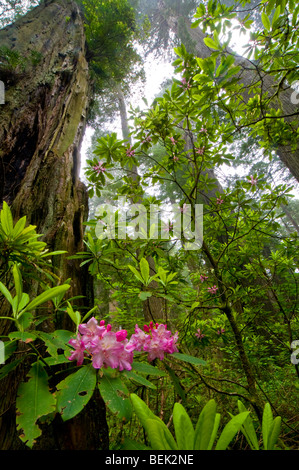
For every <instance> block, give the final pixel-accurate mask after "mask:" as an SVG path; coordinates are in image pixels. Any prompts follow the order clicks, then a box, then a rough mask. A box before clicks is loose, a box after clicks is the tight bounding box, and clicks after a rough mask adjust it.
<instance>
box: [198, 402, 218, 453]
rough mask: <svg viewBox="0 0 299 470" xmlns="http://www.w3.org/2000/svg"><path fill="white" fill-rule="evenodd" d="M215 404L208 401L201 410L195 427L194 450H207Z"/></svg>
mask: <svg viewBox="0 0 299 470" xmlns="http://www.w3.org/2000/svg"><path fill="white" fill-rule="evenodd" d="M215 418H216V402H215V400H210V401H208V403H207V404H206V405H205V406H204V408H203V409H202V410H201V413H200V415H199V417H198V421H197V423H196V427H195V435H194V450H207V449H208V446H209V443H210V440H211V436H212V433H213V429H214V423H215Z"/></svg>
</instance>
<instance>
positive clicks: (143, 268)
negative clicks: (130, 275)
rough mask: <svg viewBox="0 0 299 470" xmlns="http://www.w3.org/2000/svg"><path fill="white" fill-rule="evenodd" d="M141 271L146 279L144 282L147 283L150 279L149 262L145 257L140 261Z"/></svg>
mask: <svg viewBox="0 0 299 470" xmlns="http://www.w3.org/2000/svg"><path fill="white" fill-rule="evenodd" d="M140 272H141V275H142V277H143V280H144V284H145V285H147V283H148V280H149V264H148V262H147V260H146V259H145V258H142V259H141V261H140Z"/></svg>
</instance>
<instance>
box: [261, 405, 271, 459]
mask: <svg viewBox="0 0 299 470" xmlns="http://www.w3.org/2000/svg"><path fill="white" fill-rule="evenodd" d="M272 424H273V415H272V410H271V406H270V404H269V403H266V404H265V407H264V412H263V420H262V435H263V444H264V449H265V450H268V438H269V435H270V432H271V428H272Z"/></svg>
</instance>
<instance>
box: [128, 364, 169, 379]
mask: <svg viewBox="0 0 299 470" xmlns="http://www.w3.org/2000/svg"><path fill="white" fill-rule="evenodd" d="M132 368H133V369H134V370H136V371H137V372H140V373H141V374H148V375H159V376H160V377H163V376H166V375H167V373H166V372H165V371H164V370H161V369H158V368H157V367H154V366H151V365H150V364H145V363H144V362H135V361H134V362H133V364H132Z"/></svg>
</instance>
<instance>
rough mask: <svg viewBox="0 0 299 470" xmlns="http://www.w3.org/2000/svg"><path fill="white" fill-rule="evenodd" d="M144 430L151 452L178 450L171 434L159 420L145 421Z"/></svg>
mask: <svg viewBox="0 0 299 470" xmlns="http://www.w3.org/2000/svg"><path fill="white" fill-rule="evenodd" d="M145 430H146V432H147V434H148V438H149V440H150V443H151V448H152V449H153V450H178V446H177V444H176V442H175V440H174V438H173V436H172V434H171V432H170V431H169V429H168V427H167V426H166V425H165V424H164V423H163V421H161V420H160V419H147V420H146V423H145Z"/></svg>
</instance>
